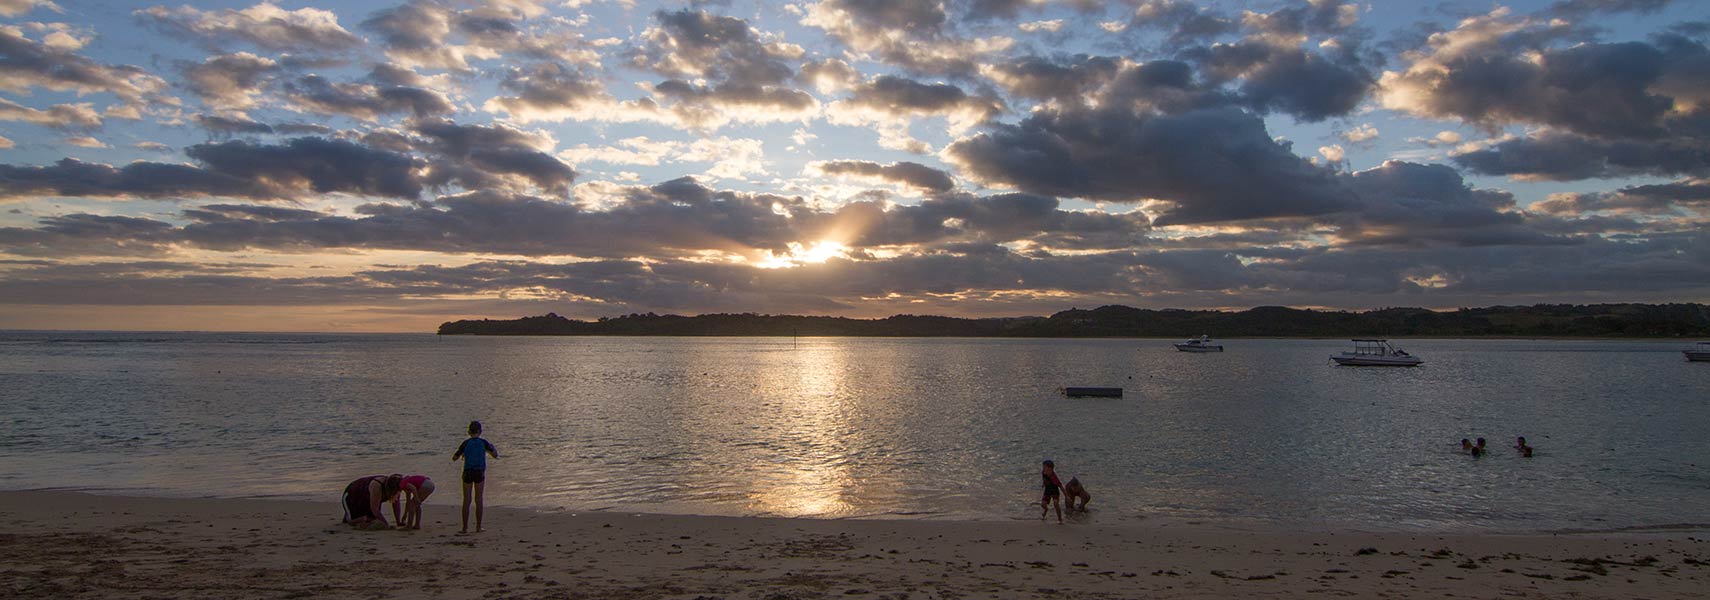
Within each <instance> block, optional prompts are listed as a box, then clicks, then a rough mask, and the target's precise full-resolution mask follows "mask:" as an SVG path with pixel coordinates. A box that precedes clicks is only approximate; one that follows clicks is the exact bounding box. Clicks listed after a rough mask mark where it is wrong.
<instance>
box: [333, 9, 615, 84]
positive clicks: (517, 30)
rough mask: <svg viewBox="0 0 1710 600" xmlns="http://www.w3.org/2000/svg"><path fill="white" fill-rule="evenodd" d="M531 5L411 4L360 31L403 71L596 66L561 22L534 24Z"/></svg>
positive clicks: (376, 17)
mask: <svg viewBox="0 0 1710 600" xmlns="http://www.w3.org/2000/svg"><path fill="white" fill-rule="evenodd" d="M524 6H533V5H532V4H528V3H516V2H512V3H508V4H506V3H498V4H494V3H486V4H479V5H476V6H474V7H473V8H470V9H468V10H458V9H456V8H453V7H451V6H448V5H445V4H442V3H440V2H436V1H433V0H410V1H408V2H405V3H403V4H401V5H398V6H394V7H392V8H386V9H382V10H379V11H375V12H374V13H373V14H372V15H370V16H369V18H368V19H366V20H364V21H363V22H362V28H364V29H367V30H369V31H373V32H375V33H376V34H378V35H379V37H380V43H381V46H382V47H384V48H385V52H386V56H387V57H388V58H389V59H391V60H392V62H394V63H396V64H398V65H402V66H405V67H425V68H432V69H447V70H452V71H465V72H467V71H470V70H471V69H472V68H473V67H472V66H471V62H472V61H492V60H498V59H500V58H501V57H505V58H509V59H510V60H513V61H514V60H519V59H531V60H541V61H555V62H561V63H566V64H573V65H596V64H598V62H599V55H598V53H596V52H594V51H593V49H591V48H590V47H589V45H588V44H587V43H586V42H585V41H584V40H582V38H581V36H580V35H578V34H577V33H576V29H577V25H576V24H575V23H574V22H570V21H567V20H562V19H545V18H541V19H536V18H535V17H540V16H541V15H542V13H541V12H540V11H538V10H521V7H524Z"/></svg>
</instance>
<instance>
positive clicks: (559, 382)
mask: <svg viewBox="0 0 1710 600" xmlns="http://www.w3.org/2000/svg"><path fill="white" fill-rule="evenodd" d="M1226 345H1227V346H1228V348H1229V351H1228V352H1224V353H1222V354H1187V353H1180V352H1175V351H1174V350H1172V349H1171V348H1170V346H1169V340H1132V339H1124V340H1016V339H873V338H803V339H800V340H792V339H789V338H473V337H443V338H442V337H436V336H427V335H422V336H414V335H409V336H384V335H278V334H247V335H242V334H138V333H43V332H6V333H0V393H3V394H4V401H0V425H3V427H0V488H3V489H34V488H78V489H99V490H110V491H122V492H133V493H146V494H158V495H169V496H208V495H211V496H281V497H290V498H304V499H327V500H328V501H329V503H330V502H331V501H332V500H334V499H336V497H337V494H338V491H339V490H340V489H342V487H343V483H345V482H347V481H349V480H350V479H353V478H355V477H357V476H361V475H365V474H369V473H377V472H394V471H395V472H421V473H426V474H428V475H431V476H433V477H435V478H436V479H437V480H439V481H440V482H441V489H442V490H450V491H451V493H445V492H444V491H442V493H441V494H440V495H439V496H437V497H435V498H434V499H433V500H434V501H435V502H437V503H442V504H443V503H450V502H452V501H454V500H455V495H456V493H455V487H456V486H455V484H454V482H455V481H456V477H457V474H458V466H457V465H456V464H454V463H452V462H450V460H449V458H450V455H451V452H452V450H453V449H455V447H456V445H457V444H458V443H459V442H460V441H461V439H462V438H463V433H462V431H463V428H464V426H465V425H466V424H467V423H468V421H469V420H470V419H480V420H482V421H483V422H485V424H486V426H487V435H486V437H487V438H488V439H489V440H491V441H493V443H494V444H496V445H497V446H498V447H499V449H500V451H501V452H502V453H503V454H504V457H503V458H502V459H500V460H498V461H495V462H494V463H493V464H492V465H491V471H490V473H491V475H490V487H489V490H488V494H489V497H490V498H492V499H493V502H495V503H503V504H509V505H528V506H539V507H565V508H569V509H575V510H631V511H645V512H681V513H697V514H736V515H781V516H802V517H819V518H852V517H853V518H872V517H878V518H951V519H1021V518H1036V516H1037V509H1030V508H1029V507H1028V506H1027V503H1028V502H1030V501H1032V500H1034V499H1036V497H1037V492H1038V490H1037V480H1038V463H1039V461H1040V460H1041V459H1042V458H1047V457H1049V458H1052V459H1055V460H1056V461H1057V463H1058V465H1059V472H1060V473H1062V474H1064V475H1065V476H1067V475H1079V476H1080V477H1081V479H1082V481H1084V482H1086V483H1087V485H1088V487H1089V488H1090V490H1091V491H1092V493H1093V494H1094V496H1095V500H1094V503H1093V506H1094V508H1095V509H1097V510H1095V511H1094V513H1093V514H1092V517H1091V518H1092V519H1094V520H1097V521H1101V522H1141V523H1145V522H1151V523H1170V522H1181V521H1194V522H1210V523H1216V524H1228V525H1231V526H1262V527H1284V528H1353V529H1378V530H1394V529H1401V530H1436V531H1443V530H1474V531H1536V530H1559V529H1623V528H1633V527H1653V526H1665V525H1674V524H1682V523H1686V524H1703V523H1710V514H1706V513H1710V473H1707V470H1706V467H1710V437H1707V436H1706V431H1707V428H1710V364H1707V363H1687V362H1685V361H1684V360H1683V359H1682V357H1681V355H1680V353H1679V350H1680V349H1681V348H1683V347H1684V346H1685V345H1686V344H1684V343H1681V342H1669V341H1663V342H1653V341H1556V340H1551V341H1529V340H1416V341H1401V342H1399V345H1401V346H1402V347H1404V348H1405V349H1407V350H1409V351H1410V352H1412V353H1414V354H1416V355H1419V356H1422V357H1424V358H1425V359H1426V361H1427V363H1426V365H1425V366H1423V367H1419V368H1415V369H1371V368H1365V369H1362V368H1349V367H1335V366H1332V365H1331V364H1330V363H1329V361H1328V360H1327V357H1328V356H1329V355H1330V354H1332V353H1334V352H1337V351H1340V350H1341V349H1344V347H1346V346H1347V345H1348V342H1347V341H1345V340H1228V341H1226ZM1066 385H1097V386H1105V385H1108V386H1121V387H1124V388H1126V390H1127V393H1126V395H1125V396H1124V397H1123V398H1121V399H1068V398H1064V397H1063V396H1061V395H1060V394H1058V393H1057V388H1059V387H1062V386H1066ZM1517 435H1524V436H1526V437H1527V439H1528V440H1529V441H1531V443H1532V445H1533V446H1534V447H1536V448H1537V455H1536V457H1534V458H1532V459H1529V460H1528V459H1522V458H1520V457H1519V456H1517V455H1516V453H1514V452H1513V451H1512V450H1509V449H1508V447H1509V446H1510V445H1511V444H1512V443H1513V439H1514V436H1517ZM1480 436H1482V437H1485V438H1488V439H1489V441H1490V445H1491V446H1492V447H1493V449H1494V451H1493V452H1492V453H1491V455H1490V456H1488V457H1486V458H1483V459H1477V460H1475V459H1472V458H1470V457H1468V456H1465V455H1463V454H1460V453H1459V452H1458V441H1459V440H1460V439H1461V438H1463V437H1468V438H1471V437H1480ZM447 484H452V485H447Z"/></svg>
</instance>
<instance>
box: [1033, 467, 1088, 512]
mask: <svg viewBox="0 0 1710 600" xmlns="http://www.w3.org/2000/svg"><path fill="white" fill-rule="evenodd" d="M1039 475H1040V476H1041V478H1043V479H1044V485H1045V495H1044V496H1043V497H1041V498H1039V520H1041V521H1043V520H1045V515H1047V514H1050V512H1051V509H1053V508H1055V509H1057V522H1058V523H1062V522H1063V507H1062V506H1061V505H1059V504H1058V499H1059V498H1061V497H1062V496H1064V495H1067V496H1068V497H1069V498H1068V500H1067V501H1066V502H1067V504H1068V505H1069V512H1076V511H1080V512H1086V510H1087V503H1088V502H1091V501H1092V494H1089V493H1087V488H1086V486H1084V485H1081V479H1080V478H1079V477H1070V478H1069V482H1068V483H1063V481H1062V480H1060V479H1057V464H1056V463H1053V462H1051V461H1049V460H1047V461H1045V467H1044V469H1043V470H1041V471H1040V473H1039ZM1077 500H1078V501H1080V506H1079V507H1077V506H1075V502H1076V501H1077Z"/></svg>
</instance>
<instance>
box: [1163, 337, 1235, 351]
mask: <svg viewBox="0 0 1710 600" xmlns="http://www.w3.org/2000/svg"><path fill="white" fill-rule="evenodd" d="M1172 345H1174V346H1175V347H1176V349H1177V350H1180V351H1182V352H1222V351H1223V344H1219V343H1216V342H1213V341H1211V336H1209V335H1201V336H1199V337H1197V338H1194V339H1191V340H1188V341H1185V342H1176V343H1175V344H1172Z"/></svg>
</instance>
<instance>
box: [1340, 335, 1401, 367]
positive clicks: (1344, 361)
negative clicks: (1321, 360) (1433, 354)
mask: <svg viewBox="0 0 1710 600" xmlns="http://www.w3.org/2000/svg"><path fill="white" fill-rule="evenodd" d="M1330 360H1333V361H1336V364H1338V365H1344V366H1349V367H1417V366H1419V365H1420V364H1422V363H1424V362H1425V361H1423V360H1420V358H1419V357H1417V356H1414V355H1412V354H1408V353H1407V352H1404V351H1402V350H1399V349H1397V348H1396V347H1395V346H1392V345H1390V343H1389V340H1354V351H1353V352H1343V353H1341V354H1335V355H1332V356H1331V357H1330Z"/></svg>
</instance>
